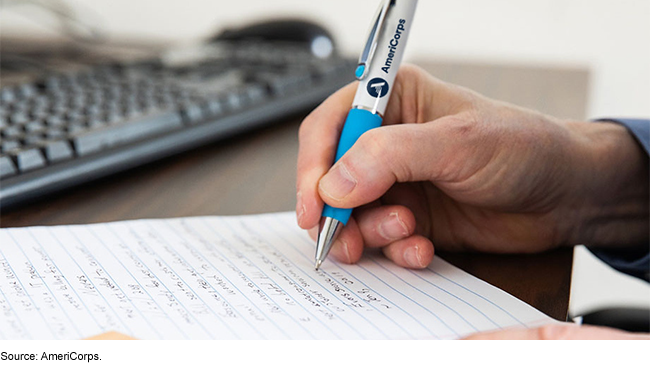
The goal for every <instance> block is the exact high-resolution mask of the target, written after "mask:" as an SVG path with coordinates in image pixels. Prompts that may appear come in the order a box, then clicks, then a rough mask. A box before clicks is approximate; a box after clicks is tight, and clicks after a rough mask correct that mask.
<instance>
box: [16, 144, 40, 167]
mask: <svg viewBox="0 0 650 365" xmlns="http://www.w3.org/2000/svg"><path fill="white" fill-rule="evenodd" d="M11 154H12V155H14V156H15V157H16V161H17V162H18V170H20V172H25V171H30V170H34V169H36V168H39V167H43V166H45V158H43V155H42V154H41V151H39V149H38V148H30V149H26V150H18V151H14V152H12V153H11Z"/></svg>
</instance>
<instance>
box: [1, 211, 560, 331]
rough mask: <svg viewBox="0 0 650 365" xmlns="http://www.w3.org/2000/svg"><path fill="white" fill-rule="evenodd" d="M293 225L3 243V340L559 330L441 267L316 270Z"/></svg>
mask: <svg viewBox="0 0 650 365" xmlns="http://www.w3.org/2000/svg"><path fill="white" fill-rule="evenodd" d="M314 250H315V244H314V242H313V241H312V240H311V239H310V238H309V237H308V236H307V234H306V233H305V232H304V231H302V230H301V229H299V228H298V227H297V225H296V224H295V218H294V214H292V213H279V214H266V215H256V216H242V217H193V218H175V219H165V220H137V221H125V222H115V223H102V224H92V225H73V226H54V227H29V228H8V229H2V230H0V270H1V273H0V275H1V277H0V338H3V339H79V338H85V337H89V336H93V335H97V334H100V333H103V332H106V331H118V332H121V333H124V334H127V335H130V336H133V337H135V338H139V339H453V338H458V337H462V336H464V335H467V334H470V333H473V332H477V331H487V330H495V329H499V328H505V327H512V326H519V327H528V326H537V325H541V324H543V323H547V322H552V321H553V320H552V319H550V318H549V317H547V316H546V315H544V314H542V313H541V312H539V311H537V310H536V309H534V308H532V307H530V306H529V305H527V304H525V303H524V302H521V301H520V300H518V299H516V298H514V297H512V296H511V295H509V294H507V293H505V292H503V291H502V290H500V289H498V288H495V287H493V286H491V285H489V284H487V283H485V282H483V281H481V280H479V279H477V278H475V277H473V276H471V275H469V274H467V273H465V272H463V271H462V270H460V269H458V268H456V267H454V266H452V265H451V264H449V263H447V262H445V261H444V260H442V259H439V258H436V259H434V262H433V263H432V264H431V265H430V266H429V267H428V268H427V269H424V270H407V269H403V268H400V267H398V266H396V265H394V264H392V263H391V262H390V261H388V260H387V259H385V258H384V257H383V256H382V255H381V254H380V253H375V254H368V255H366V256H364V258H363V259H362V260H361V262H360V263H358V264H356V265H344V264H340V263H337V262H336V261H334V260H327V261H326V262H325V263H324V264H323V266H322V267H321V270H320V271H314V269H313V256H314Z"/></svg>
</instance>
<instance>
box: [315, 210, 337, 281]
mask: <svg viewBox="0 0 650 365" xmlns="http://www.w3.org/2000/svg"><path fill="white" fill-rule="evenodd" d="M341 227H343V224H342V223H341V222H339V221H337V220H336V219H334V218H330V217H324V218H323V219H321V222H320V226H319V229H318V241H317V243H316V264H315V265H314V268H315V269H316V270H318V269H319V268H320V266H321V265H322V264H323V261H325V258H326V257H327V254H328V253H329V252H330V249H331V248H332V245H333V244H334V241H335V240H336V237H337V236H338V234H339V232H340V231H341Z"/></svg>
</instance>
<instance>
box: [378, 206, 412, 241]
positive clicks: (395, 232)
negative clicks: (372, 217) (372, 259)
mask: <svg viewBox="0 0 650 365" xmlns="http://www.w3.org/2000/svg"><path fill="white" fill-rule="evenodd" d="M378 232H379V235H381V236H382V237H383V238H385V239H387V240H389V241H395V240H397V239H400V238H404V237H406V236H407V235H408V228H406V224H404V222H402V220H401V219H400V218H399V215H398V214H397V213H396V212H393V213H391V214H390V215H389V216H388V217H386V218H385V219H384V220H383V221H382V222H381V223H380V224H379V228H378Z"/></svg>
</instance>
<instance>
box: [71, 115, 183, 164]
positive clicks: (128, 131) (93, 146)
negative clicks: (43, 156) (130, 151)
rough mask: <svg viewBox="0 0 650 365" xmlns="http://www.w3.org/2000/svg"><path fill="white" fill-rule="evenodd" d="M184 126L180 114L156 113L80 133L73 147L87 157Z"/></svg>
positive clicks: (75, 137)
mask: <svg viewBox="0 0 650 365" xmlns="http://www.w3.org/2000/svg"><path fill="white" fill-rule="evenodd" d="M182 126H183V122H182V120H181V116H180V115H179V114H178V113H174V112H167V113H156V114H152V115H148V116H145V117H141V118H138V119H134V120H130V121H128V122H124V123H116V124H113V125H109V126H107V127H105V128H99V129H94V130H88V131H85V132H82V133H79V134H77V135H75V136H73V145H74V149H75V151H76V152H77V154H78V155H80V156H85V155H88V154H90V153H94V152H98V151H100V150H103V149H107V148H111V147H114V146H117V145H122V144H127V143H130V142H135V141H139V140H143V139H145V138H147V137H151V136H154V135H157V134H161V133H164V132H168V131H171V130H174V129H178V128H181V127H182Z"/></svg>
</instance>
